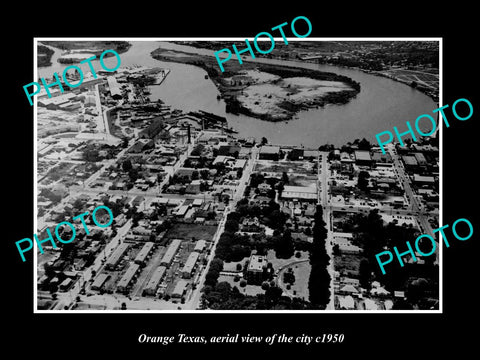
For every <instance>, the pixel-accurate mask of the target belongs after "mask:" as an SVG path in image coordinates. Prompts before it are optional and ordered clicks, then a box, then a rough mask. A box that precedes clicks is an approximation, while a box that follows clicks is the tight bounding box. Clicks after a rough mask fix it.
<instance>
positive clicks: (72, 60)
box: [37, 41, 132, 67]
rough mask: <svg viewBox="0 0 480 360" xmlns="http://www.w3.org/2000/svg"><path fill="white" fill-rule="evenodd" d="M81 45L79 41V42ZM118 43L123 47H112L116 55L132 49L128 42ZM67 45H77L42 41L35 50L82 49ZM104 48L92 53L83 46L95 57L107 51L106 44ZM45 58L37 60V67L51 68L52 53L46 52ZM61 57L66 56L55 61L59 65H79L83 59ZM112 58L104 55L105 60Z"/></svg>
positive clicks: (86, 48)
mask: <svg viewBox="0 0 480 360" xmlns="http://www.w3.org/2000/svg"><path fill="white" fill-rule="evenodd" d="M52 42H53V43H54V44H51V43H52ZM80 43H81V41H80ZM98 43H102V44H103V43H104V42H102V41H98ZM120 43H121V44H122V45H123V46H121V47H119V46H118V45H117V46H113V49H112V50H115V51H116V52H117V54H119V55H120V54H122V53H125V52H127V51H128V50H130V48H131V47H132V44H131V43H130V42H126V41H120ZM67 44H78V42H72V41H43V42H39V43H38V44H37V48H40V47H44V48H47V49H50V48H49V47H52V48H55V49H57V50H58V51H60V52H70V51H71V50H81V49H82V48H75V47H70V46H68V45H67ZM59 45H63V46H64V47H65V48H62V47H59ZM103 45H105V46H103V47H102V49H94V51H91V50H92V49H90V50H88V47H89V46H88V45H87V44H86V45H85V50H87V51H88V53H91V55H95V56H99V55H101V54H102V53H103V52H104V51H105V50H108V46H107V45H106V44H103ZM46 54H47V55H46V56H45V58H44V59H42V61H39V60H37V62H38V65H37V66H38V67H48V66H51V65H52V61H51V60H52V57H53V54H54V52H53V51H52V52H46ZM63 55H66V54H60V56H59V58H58V59H57V62H58V63H59V64H78V63H80V62H81V61H83V60H84V59H83V58H78V59H75V58H70V59H62V56H63ZM112 56H114V55H113V54H111V53H107V54H106V55H105V57H106V58H109V57H112ZM37 59H39V58H38V54H37Z"/></svg>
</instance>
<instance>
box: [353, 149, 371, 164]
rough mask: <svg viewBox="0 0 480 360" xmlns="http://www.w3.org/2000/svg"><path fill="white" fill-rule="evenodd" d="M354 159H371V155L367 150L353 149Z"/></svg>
mask: <svg viewBox="0 0 480 360" xmlns="http://www.w3.org/2000/svg"><path fill="white" fill-rule="evenodd" d="M355 159H357V160H361V161H371V160H372V157H371V156H370V152H369V151H365V150H355Z"/></svg>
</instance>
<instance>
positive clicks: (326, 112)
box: [38, 41, 438, 147]
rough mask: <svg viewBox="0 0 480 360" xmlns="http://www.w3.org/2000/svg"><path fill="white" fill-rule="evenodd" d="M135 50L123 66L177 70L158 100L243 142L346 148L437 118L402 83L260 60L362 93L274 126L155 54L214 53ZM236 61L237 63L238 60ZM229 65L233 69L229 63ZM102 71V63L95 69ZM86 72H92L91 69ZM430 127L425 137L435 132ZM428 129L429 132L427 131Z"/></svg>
mask: <svg viewBox="0 0 480 360" xmlns="http://www.w3.org/2000/svg"><path fill="white" fill-rule="evenodd" d="M131 43H132V46H131V48H130V49H129V50H128V51H127V52H125V53H122V54H120V57H121V60H122V63H121V65H122V66H128V65H130V66H131V65H135V64H137V65H145V66H150V67H156V66H157V67H165V68H169V69H170V70H171V72H170V74H169V75H168V76H167V78H166V80H165V81H164V82H163V83H162V84H161V85H160V86H152V87H151V96H150V98H151V99H152V100H156V99H162V100H163V101H164V102H165V103H166V104H168V105H171V106H172V107H173V108H177V109H180V110H184V111H195V110H204V111H208V112H212V113H214V114H217V115H220V116H224V117H226V118H227V120H228V124H229V126H231V127H233V128H234V129H235V130H237V131H238V132H239V134H238V136H239V137H255V138H257V139H260V138H261V137H263V136H264V137H266V138H267V139H268V140H269V142H270V143H276V144H291V145H303V146H305V147H318V146H319V145H322V144H326V143H329V144H334V145H337V146H341V145H343V144H346V143H347V142H349V141H353V140H355V139H356V138H360V139H361V138H363V137H364V138H366V139H368V140H370V141H371V142H376V140H375V134H377V133H378V132H381V131H385V130H390V131H392V128H393V126H397V127H398V129H399V131H400V132H402V131H405V130H407V128H406V125H405V121H410V123H412V124H413V123H414V121H415V119H416V118H417V117H418V116H419V115H421V114H425V113H431V111H432V110H433V109H436V108H437V107H438V106H437V104H436V103H435V102H434V101H433V100H432V99H431V98H429V97H428V96H426V95H425V94H423V93H421V92H420V91H418V90H415V89H413V88H411V87H409V86H407V85H404V84H402V83H399V82H396V81H393V80H390V79H387V78H383V77H379V76H374V75H371V74H367V73H364V72H362V71H359V70H355V69H348V68H342V67H338V66H330V65H319V64H310V63H304V62H297V61H284V60H275V59H267V58H257V59H255V60H253V61H254V62H261V63H269V64H278V65H287V66H295V67H299V68H305V69H318V70H321V71H328V72H333V73H337V74H340V75H345V76H348V77H350V78H352V79H353V80H355V81H358V82H359V83H360V85H361V91H360V93H359V94H358V95H357V96H356V98H354V99H352V100H351V101H350V102H349V103H347V104H344V105H327V106H325V107H324V108H318V109H310V110H306V111H301V112H299V113H298V114H297V116H296V118H295V119H292V120H290V121H288V122H268V121H263V120H259V119H256V118H251V117H248V116H245V115H238V116H237V115H232V114H227V113H226V112H225V102H224V101H223V100H217V95H219V91H218V90H217V88H216V87H215V85H214V84H213V82H212V81H211V80H210V79H208V80H206V79H205V75H206V72H205V71H204V70H203V69H201V68H199V67H196V66H191V65H186V64H180V63H173V62H163V61H158V60H155V59H153V58H152V57H151V55H150V53H151V52H152V51H153V50H155V49H157V48H158V47H163V48H166V49H171V50H181V51H184V52H192V53H197V54H202V55H210V56H212V55H213V51H212V50H208V49H197V48H194V47H191V46H186V45H178V44H173V43H170V42H162V41H160V42H157V41H134V42H131ZM52 49H54V50H55V54H54V55H53V58H52V65H51V66H49V67H42V68H39V69H38V76H39V77H51V76H52V75H53V72H57V73H59V74H61V72H62V71H63V69H64V68H65V67H66V66H68V65H62V64H60V63H58V62H57V61H56V59H58V57H59V56H60V55H61V53H62V51H61V50H59V49H56V48H52ZM104 60H105V64H106V65H107V66H110V67H114V66H115V64H116V59H115V57H112V58H106V59H104ZM230 61H237V60H236V59H235V58H234V57H233V58H232V59H231V60H230ZM227 64H228V63H227ZM94 66H95V68H96V69H100V65H99V64H98V63H97V64H95V65H94ZM81 67H82V69H84V71H85V72H89V70H88V65H86V64H83V65H82V66H81ZM429 126H431V125H429V124H428V121H427V122H426V124H425V129H424V130H425V132H428V130H429V129H431V128H429ZM421 127H422V128H423V126H421Z"/></svg>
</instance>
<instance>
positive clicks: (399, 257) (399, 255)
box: [375, 218, 473, 275]
mask: <svg viewBox="0 0 480 360" xmlns="http://www.w3.org/2000/svg"><path fill="white" fill-rule="evenodd" d="M460 222H464V223H466V224H467V225H468V229H469V234H468V235H466V236H463V237H462V236H460V235H459V234H458V232H457V224H458V223H460ZM446 228H448V224H447V225H443V226H442V227H439V228H438V229H435V230H433V233H436V232H440V234H441V235H442V238H443V241H444V242H445V245H446V247H447V248H448V247H450V243H449V242H448V240H447V236H446V235H445V233H444V231H443V230H444V229H446ZM464 232H465V230H462V233H464ZM452 233H453V235H454V236H455V237H456V238H457V239H458V240H460V241H465V240H468V239H470V238H471V237H472V235H473V225H472V223H471V222H470V221H468V220H467V219H464V218H461V219H458V220H457V221H455V222H454V223H453V225H452ZM423 238H428V239H429V240H430V242H431V243H432V249H431V250H430V251H429V252H426V253H425V252H423V251H422V250H420V248H419V246H418V244H419V242H420V240H421V239H423ZM405 244H406V245H407V248H408V250H406V251H404V252H399V251H398V248H397V247H396V246H394V247H393V251H394V252H395V255H396V256H397V260H398V262H399V263H400V266H401V267H403V266H404V263H403V257H404V256H406V255H408V254H410V255H411V256H412V259H413V261H415V262H416V261H417V257H416V256H415V252H414V251H413V249H412V245H411V244H410V242H408V241H406V242H405ZM436 248H437V243H436V242H435V239H434V238H433V237H432V236H430V235H428V234H422V235H420V236H418V237H417V239H416V240H415V250H416V252H417V253H418V254H419V255H421V256H425V257H426V256H430V255H432V254H434V253H435V250H436ZM384 255H386V256H387V258H386V259H385V258H384V259H380V257H381V256H384ZM375 257H376V259H377V262H378V265H379V266H380V270H382V274H383V275H385V274H386V272H385V267H384V265H387V264H389V263H391V262H392V260H393V254H392V252H391V251H382V252H381V253H378V254H376V255H375Z"/></svg>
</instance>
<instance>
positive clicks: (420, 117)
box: [375, 98, 473, 154]
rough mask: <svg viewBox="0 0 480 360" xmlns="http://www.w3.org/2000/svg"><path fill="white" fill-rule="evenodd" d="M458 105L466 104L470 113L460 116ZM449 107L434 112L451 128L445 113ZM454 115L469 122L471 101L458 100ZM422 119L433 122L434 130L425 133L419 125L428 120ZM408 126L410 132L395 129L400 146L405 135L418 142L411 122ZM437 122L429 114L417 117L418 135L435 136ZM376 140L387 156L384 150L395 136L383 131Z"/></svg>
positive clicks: (454, 107) (463, 111)
mask: <svg viewBox="0 0 480 360" xmlns="http://www.w3.org/2000/svg"><path fill="white" fill-rule="evenodd" d="M458 103H466V104H467V105H468V111H469V113H468V114H467V115H465V116H460V115H459V114H458V112H457V105H458ZM448 107H449V105H448V104H447V105H444V106H442V107H439V108H438V109H435V110H433V111H432V113H433V114H435V113H437V112H439V113H440V114H441V115H442V119H443V121H444V123H445V126H446V127H447V128H448V127H450V123H449V122H448V119H447V115H445V112H444V109H446V108H448ZM463 108H464V109H462V111H461V112H462V114H464V113H465V107H463ZM452 113H453V115H454V116H455V117H456V118H457V119H458V120H460V121H465V120H468V119H470V118H471V117H472V115H473V105H472V103H471V102H470V101H468V100H467V99H463V98H461V99H458V100H457V101H455V102H454V103H453V105H452ZM422 119H428V121H429V122H431V124H432V130H430V131H428V132H425V133H424V132H423V131H422V130H421V129H420V127H419V123H420V121H422V122H423V123H426V122H427V120H422ZM406 125H407V128H408V130H407V131H404V132H402V133H400V132H399V130H398V128H397V127H396V126H394V127H393V130H394V132H395V135H396V137H397V139H398V141H399V142H400V145H401V146H404V145H405V144H404V142H403V140H402V137H403V136H405V135H408V134H410V135H411V137H412V140H413V141H417V137H416V136H415V132H414V131H413V128H412V125H411V124H410V122H408V121H407V122H406ZM437 126H438V125H437V122H436V121H435V119H434V118H433V116H431V115H429V114H422V115H420V116H419V117H417V119H416V120H415V129H416V130H417V133H418V134H419V135H421V136H430V135H433V134H434V133H435V131H436V130H437ZM383 135H387V136H388V138H387V139H384V140H382V139H381V137H382V136H383ZM375 137H376V139H377V142H378V145H380V148H381V149H382V153H383V154H385V148H384V145H386V144H389V143H391V142H392V140H393V134H392V132H391V131H388V130H387V131H382V132H380V133H378V134H376V135H375Z"/></svg>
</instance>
